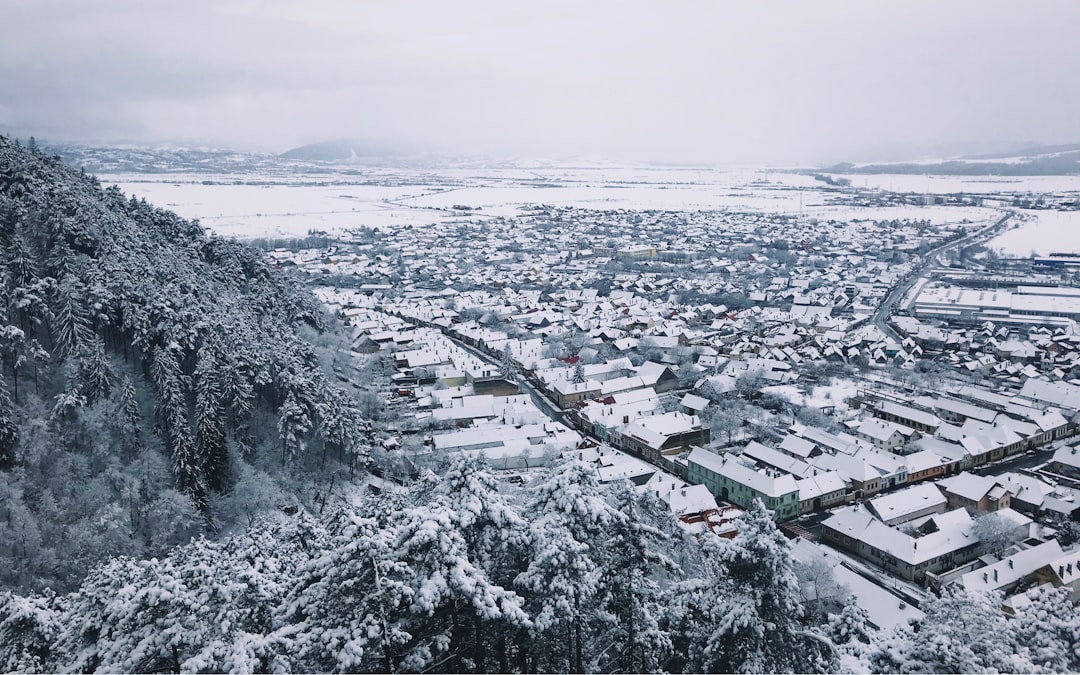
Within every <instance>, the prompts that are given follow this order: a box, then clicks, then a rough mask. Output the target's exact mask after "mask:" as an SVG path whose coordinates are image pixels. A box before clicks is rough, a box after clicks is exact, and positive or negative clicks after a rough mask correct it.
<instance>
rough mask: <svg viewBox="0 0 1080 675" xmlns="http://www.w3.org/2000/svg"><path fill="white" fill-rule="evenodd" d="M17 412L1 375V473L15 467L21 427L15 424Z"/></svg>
mask: <svg viewBox="0 0 1080 675" xmlns="http://www.w3.org/2000/svg"><path fill="white" fill-rule="evenodd" d="M14 413H15V411H14V409H12V406H11V399H10V398H8V393H7V386H5V384H4V377H3V376H2V375H0V471H7V470H8V469H10V468H11V467H13V466H14V465H15V445H16V443H18V442H19V427H18V425H17V424H16V423H15V415H14Z"/></svg>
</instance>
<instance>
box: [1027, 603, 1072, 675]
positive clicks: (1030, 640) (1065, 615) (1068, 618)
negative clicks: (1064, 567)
mask: <svg viewBox="0 0 1080 675" xmlns="http://www.w3.org/2000/svg"><path fill="white" fill-rule="evenodd" d="M1026 595H1027V599H1028V600H1029V601H1030V602H1029V603H1027V604H1026V605H1024V606H1022V607H1020V608H1019V609H1017V610H1016V619H1015V621H1013V622H1012V623H1013V624H1014V625H1015V627H1016V634H1017V639H1018V640H1019V642H1020V644H1021V645H1023V647H1024V648H1025V649H1026V650H1027V652H1028V655H1029V657H1030V658H1031V661H1032V663H1033V664H1034V665H1035V666H1036V667H1038V668H1042V669H1044V670H1045V671H1047V672H1051V673H1075V672H1080V616H1078V615H1077V612H1076V605H1075V604H1073V602H1072V599H1071V593H1070V591H1069V588H1068V587H1067V586H1063V587H1060V588H1052V587H1050V586H1048V585H1043V586H1038V587H1036V588H1033V589H1031V590H1029V591H1028V592H1027V594H1026Z"/></svg>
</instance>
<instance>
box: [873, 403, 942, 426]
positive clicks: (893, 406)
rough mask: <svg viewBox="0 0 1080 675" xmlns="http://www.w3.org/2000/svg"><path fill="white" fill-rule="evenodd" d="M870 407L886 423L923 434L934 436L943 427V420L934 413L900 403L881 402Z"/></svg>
mask: <svg viewBox="0 0 1080 675" xmlns="http://www.w3.org/2000/svg"><path fill="white" fill-rule="evenodd" d="M869 407H870V408H871V410H872V411H873V413H874V415H875V416H876V417H880V418H881V419H883V420H885V421H886V422H893V423H896V424H902V425H904V426H905V427H910V428H912V429H915V430H916V431H920V432H922V433H928V434H932V433H934V432H935V431H937V428H938V427H939V426H940V425H941V420H940V419H938V417H937V416H936V415H934V414H933V413H928V412H926V411H925V410H919V409H918V408H912V407H911V406H906V405H902V404H900V403H894V402H892V401H884V400H879V401H877V402H876V403H874V404H872V405H871V406H869Z"/></svg>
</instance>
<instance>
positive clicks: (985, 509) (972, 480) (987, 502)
mask: <svg viewBox="0 0 1080 675" xmlns="http://www.w3.org/2000/svg"><path fill="white" fill-rule="evenodd" d="M938 485H939V486H940V487H941V489H942V490H943V491H944V493H945V498H946V500H948V503H949V508H950V509H960V508H964V509H967V510H968V511H970V512H972V513H989V512H991V511H997V510H999V509H1007V508H1011V506H1012V496H1013V493H1012V492H1011V491H1010V490H1009V489H1008V488H1007V487H1005V486H1004V485H1002V484H1001V483H1000V482H999V481H998V480H997V479H996V478H993V477H991V476H978V475H976V474H973V473H968V472H967V471H965V472H963V473H961V474H958V475H956V476H951V477H949V478H943V479H942V480H941V481H939V482H938Z"/></svg>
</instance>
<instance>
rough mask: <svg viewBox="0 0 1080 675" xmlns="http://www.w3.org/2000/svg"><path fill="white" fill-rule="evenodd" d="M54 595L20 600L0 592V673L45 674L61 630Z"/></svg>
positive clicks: (17, 597)
mask: <svg viewBox="0 0 1080 675" xmlns="http://www.w3.org/2000/svg"><path fill="white" fill-rule="evenodd" d="M54 600H55V596H53V595H52V594H51V593H47V594H45V595H44V596H42V597H22V596H19V595H15V594H13V593H6V592H5V593H0V671H3V672H5V673H47V672H49V671H51V670H55V668H54V667H53V666H52V661H51V658H52V654H53V650H54V644H55V642H56V639H57V637H58V636H59V634H60V631H61V630H62V627H61V625H60V622H59V617H58V612H57V611H56V610H55V608H54V607H53V603H54Z"/></svg>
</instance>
